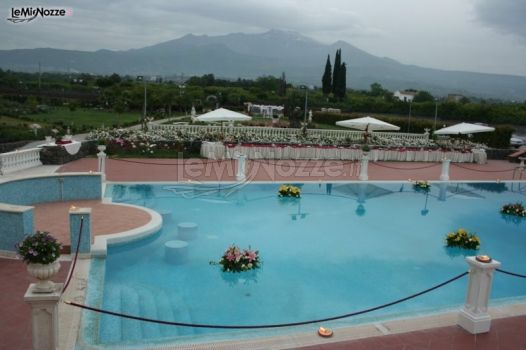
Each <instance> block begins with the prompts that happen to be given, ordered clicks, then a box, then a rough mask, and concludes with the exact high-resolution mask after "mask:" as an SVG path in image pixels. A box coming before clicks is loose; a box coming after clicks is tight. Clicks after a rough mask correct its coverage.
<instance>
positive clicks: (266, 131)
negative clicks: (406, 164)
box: [152, 124, 429, 141]
mask: <svg viewBox="0 0 526 350" xmlns="http://www.w3.org/2000/svg"><path fill="white" fill-rule="evenodd" d="M152 128H153V129H167V130H172V131H174V132H176V131H182V132H186V133H189V134H198V133H202V132H210V133H220V132H226V131H227V129H226V128H222V127H221V126H216V125H167V124H159V125H155V126H153V127H152ZM232 130H233V131H232V133H233V134H240V133H253V134H256V135H258V136H266V137H279V136H286V135H289V136H290V135H299V134H300V133H301V130H300V129H292V128H271V127H261V126H235V127H233V128H232ZM307 133H308V134H309V135H312V136H319V137H330V138H340V139H349V140H351V141H360V140H362V139H363V131H356V130H332V129H308V130H307ZM374 135H377V136H379V137H382V138H386V139H398V140H401V141H406V140H407V141H417V140H421V141H429V134H410V133H399V132H375V133H374Z"/></svg>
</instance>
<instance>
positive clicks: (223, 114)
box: [196, 108, 252, 123]
mask: <svg viewBox="0 0 526 350" xmlns="http://www.w3.org/2000/svg"><path fill="white" fill-rule="evenodd" d="M251 119H252V117H249V116H248V115H245V114H242V113H238V112H234V111H231V110H229V109H226V108H218V109H216V110H213V111H212V112H208V113H205V114H201V115H200V116H198V117H196V120H198V121H200V122H207V123H210V122H226V121H234V122H238V121H239V122H241V121H245V120H251Z"/></svg>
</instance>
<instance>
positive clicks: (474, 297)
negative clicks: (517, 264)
mask: <svg viewBox="0 0 526 350" xmlns="http://www.w3.org/2000/svg"><path fill="white" fill-rule="evenodd" d="M466 262H467V263H468V265H469V285H468V291H467V295H466V303H465V305H464V307H463V308H462V309H461V310H460V313H459V315H458V320H457V324H458V325H459V326H460V327H462V328H464V329H465V330H466V331H468V332H469V333H471V334H479V333H486V332H489V329H490V326H491V317H490V315H489V314H488V301H489V296H490V293H491V285H492V281H493V272H494V271H495V269H496V268H498V267H499V266H500V262H498V261H496V260H491V261H490V262H487V263H486V262H480V261H478V260H477V259H476V257H474V256H468V257H467V258H466Z"/></svg>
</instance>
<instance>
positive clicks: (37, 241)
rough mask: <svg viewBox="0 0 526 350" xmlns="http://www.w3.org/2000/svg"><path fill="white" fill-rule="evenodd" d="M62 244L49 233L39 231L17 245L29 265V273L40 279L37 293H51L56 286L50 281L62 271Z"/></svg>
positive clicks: (19, 253)
mask: <svg viewBox="0 0 526 350" xmlns="http://www.w3.org/2000/svg"><path fill="white" fill-rule="evenodd" d="M61 247H62V246H61V244H60V243H59V242H58V241H57V239H56V238H55V237H53V236H51V235H50V234H49V232H42V231H37V232H36V233H35V234H33V235H29V236H27V237H26V238H24V240H22V242H20V243H18V244H17V245H16V250H17V252H18V255H19V256H20V257H21V258H22V259H23V260H24V262H26V263H27V272H28V273H29V274H30V275H31V276H33V277H35V278H36V279H38V282H37V284H36V286H35V288H34V291H35V292H37V293H50V292H53V291H54V289H55V284H54V283H53V282H52V281H50V278H51V277H53V276H54V275H55V274H56V273H57V272H58V271H59V269H60V262H59V261H58V258H59V257H60V249H61Z"/></svg>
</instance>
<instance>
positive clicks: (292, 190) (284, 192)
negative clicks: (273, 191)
mask: <svg viewBox="0 0 526 350" xmlns="http://www.w3.org/2000/svg"><path fill="white" fill-rule="evenodd" d="M278 196H279V197H293V198H300V196H301V190H300V188H299V187H296V186H293V185H281V186H280V187H279V189H278Z"/></svg>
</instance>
